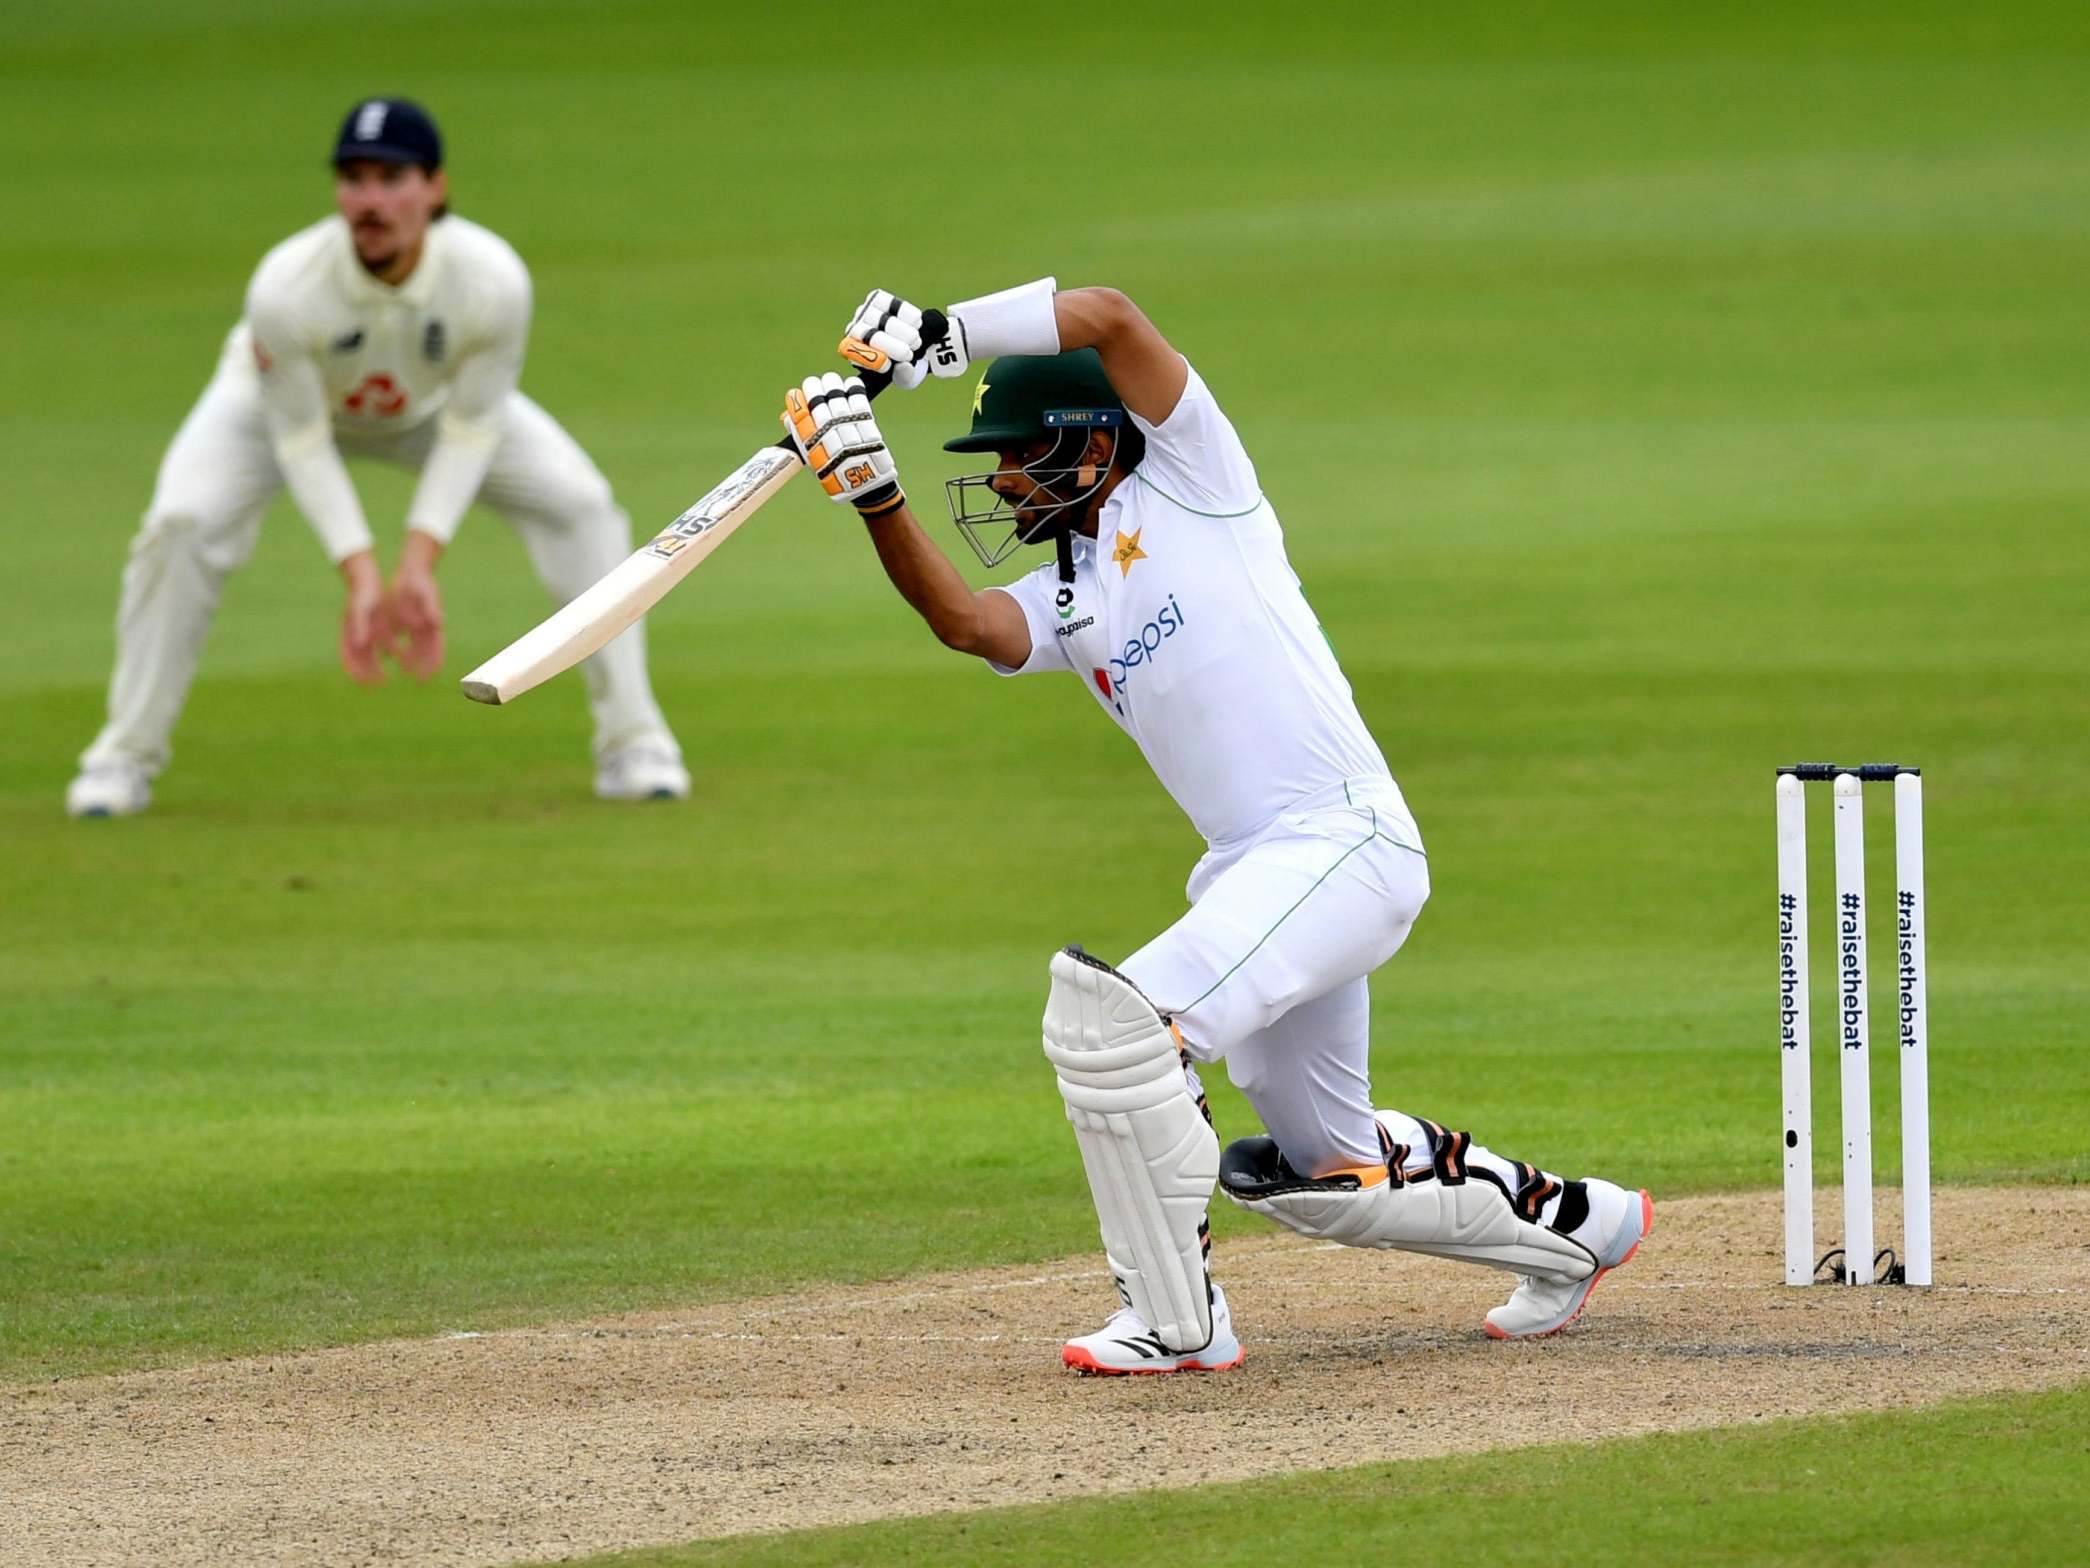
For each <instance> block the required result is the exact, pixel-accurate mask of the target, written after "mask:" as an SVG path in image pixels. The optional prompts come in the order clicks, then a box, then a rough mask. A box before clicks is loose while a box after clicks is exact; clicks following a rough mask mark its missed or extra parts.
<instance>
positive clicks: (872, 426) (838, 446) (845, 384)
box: [782, 370, 905, 516]
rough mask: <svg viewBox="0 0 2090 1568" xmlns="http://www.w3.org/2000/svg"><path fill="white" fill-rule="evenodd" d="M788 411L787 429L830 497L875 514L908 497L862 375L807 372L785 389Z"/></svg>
mask: <svg viewBox="0 0 2090 1568" xmlns="http://www.w3.org/2000/svg"><path fill="white" fill-rule="evenodd" d="M782 417H783V421H784V434H785V435H786V436H788V437H789V438H790V441H791V445H792V447H793V448H795V449H796V451H797V452H798V455H799V456H800V457H801V458H803V459H804V460H805V465H806V467H808V468H810V469H811V470H812V471H813V474H814V476H815V477H816V478H817V479H819V481H820V488H821V489H823V490H825V491H826V492H827V495H828V499H829V500H832V501H842V502H846V503H847V504H848V505H850V506H853V507H855V508H856V509H857V510H858V511H859V512H862V513H864V514H865V515H866V516H875V515H877V514H878V513H881V512H889V511H891V510H892V509H893V508H894V507H896V506H898V505H899V504H900V502H901V501H902V500H904V499H905V496H904V494H903V493H902V491H901V489H900V475H899V472H898V470H897V469H895V468H894V467H893V454H892V453H891V452H889V451H887V450H886V445H885V437H884V436H883V435H881V434H879V431H878V421H877V420H876V419H874V418H872V417H871V400H870V398H868V397H867V396H865V395H864V384H863V382H862V381H861V380H859V379H858V378H857V377H855V376H851V377H850V378H849V379H848V380H846V381H845V380H843V379H842V378H841V377H840V376H838V375H836V374H835V373H834V372H833V371H831V370H830V371H829V372H828V373H827V374H826V375H824V376H807V377H806V378H805V381H804V382H803V383H802V384H800V385H798V386H795V387H793V388H792V389H791V390H790V391H788V392H786V393H785V394H784V412H783V416H782Z"/></svg>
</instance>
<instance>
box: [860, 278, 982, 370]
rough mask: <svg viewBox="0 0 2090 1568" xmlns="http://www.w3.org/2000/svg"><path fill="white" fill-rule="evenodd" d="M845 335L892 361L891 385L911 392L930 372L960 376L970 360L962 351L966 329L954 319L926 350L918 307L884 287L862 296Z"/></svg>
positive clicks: (963, 349) (963, 350)
mask: <svg viewBox="0 0 2090 1568" xmlns="http://www.w3.org/2000/svg"><path fill="white" fill-rule="evenodd" d="M846 336H848V337H852V338H855V339H856V340H857V341H858V342H860V343H866V344H868V345H870V346H871V347H872V348H874V349H876V350H878V352H880V353H881V354H883V355H885V357H886V358H887V359H889V360H891V361H892V366H893V385H894V386H896V387H899V388H901V389H902V390H903V391H910V392H911V391H913V390H914V389H915V388H916V387H918V386H920V385H921V384H922V382H923V381H924V380H925V379H927V378H928V377H929V376H931V375H936V376H962V375H964V374H965V371H966V367H967V366H969V365H970V364H971V363H972V361H971V359H970V358H969V357H967V355H966V352H965V328H964V327H963V326H961V325H960V324H959V323H958V321H957V320H956V319H955V318H954V319H953V320H952V321H951V324H950V330H949V331H948V332H947V333H946V335H945V336H944V337H943V338H942V339H940V340H939V341H937V342H935V343H932V344H930V345H929V346H928V347H927V349H926V350H925V349H924V348H923V346H922V313H921V310H920V308H919V307H917V306H914V305H910V304H908V303H907V301H906V300H904V299H901V298H900V297H899V296H898V295H896V294H893V293H891V292H889V291H887V290H885V289H873V290H871V292H870V293H868V294H866V295H865V296H864V302H863V303H862V304H861V305H859V306H857V307H856V314H855V315H854V316H851V317H850V318H849V330H848V332H847V334H846Z"/></svg>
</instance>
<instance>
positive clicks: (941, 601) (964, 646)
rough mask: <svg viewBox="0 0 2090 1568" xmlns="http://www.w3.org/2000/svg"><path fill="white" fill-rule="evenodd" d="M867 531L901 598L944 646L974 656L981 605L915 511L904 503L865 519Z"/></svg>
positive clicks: (879, 559) (979, 627)
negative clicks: (931, 540) (972, 653)
mask: <svg viewBox="0 0 2090 1568" xmlns="http://www.w3.org/2000/svg"><path fill="white" fill-rule="evenodd" d="M864 528H865V530H866V531H867V532H868V533H869V534H870V536H871V544H872V546H873V547H874V548H875V549H876V550H877V551H878V561H879V564H880V565H882V566H883V567H884V568H885V575H886V576H887V577H888V578H889V579H891V581H892V585H893V586H894V587H895V588H897V589H898V590H899V591H900V597H901V598H903V599H905V600H906V601H907V602H908V603H909V604H911V605H913V606H914V609H915V613H916V614H917V615H919V616H921V618H922V619H923V620H925V621H927V622H928V623H929V630H931V631H932V632H934V633H936V636H937V638H938V640H939V641H941V642H942V643H943V644H944V646H946V647H949V648H957V649H959V650H961V651H963V652H967V653H970V652H972V651H973V649H974V647H975V646H976V645H977V643H978V641H979V634H980V630H981V621H982V617H981V613H980V607H979V603H978V601H977V599H976V597H975V596H974V594H973V591H972V588H971V587H970V586H969V585H968V584H967V583H966V581H965V579H964V578H963V577H961V576H959V575H958V568H957V567H955V566H953V565H952V564H951V562H950V557H948V556H946V555H945V554H944V553H943V552H942V551H941V550H939V549H937V548H936V546H935V545H933V544H931V543H930V542H929V536H928V535H927V534H926V533H924V532H923V531H922V525H921V524H920V523H919V522H917V521H916V520H915V515H914V512H913V509H912V508H910V507H909V506H908V505H907V504H906V503H905V502H904V501H903V502H902V503H901V504H900V505H899V506H898V507H896V508H895V509H894V510H892V511H890V512H885V513H882V514H880V515H879V516H877V517H866V518H865V519H864Z"/></svg>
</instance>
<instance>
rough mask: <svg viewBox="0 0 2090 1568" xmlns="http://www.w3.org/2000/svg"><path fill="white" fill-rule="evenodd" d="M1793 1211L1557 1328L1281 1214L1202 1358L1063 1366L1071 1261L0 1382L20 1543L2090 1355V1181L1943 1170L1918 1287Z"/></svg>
mask: <svg viewBox="0 0 2090 1568" xmlns="http://www.w3.org/2000/svg"><path fill="white" fill-rule="evenodd" d="M1818 1201H1819V1202H1820V1204H1821V1209H1820V1215H1821V1217H1822V1221H1823V1223H1824V1224H1827V1223H1828V1222H1829V1220H1830V1218H1831V1217H1833V1216H1835V1215H1837V1214H1838V1213H1839V1212H1840V1211H1839V1206H1838V1196H1837V1195H1836V1194H1834V1193H1825V1194H1821V1195H1820V1196H1819V1198H1818ZM1777 1207H1778V1199H1777V1196H1776V1194H1773V1193H1766V1194H1752V1195H1748V1196H1742V1197H1716V1198H1696V1199H1688V1200H1683V1201H1677V1202H1671V1203H1667V1204H1658V1212H1657V1216H1656V1226H1655V1232H1654V1236H1653V1238H1652V1240H1651V1241H1650V1242H1649V1244H1648V1245H1647V1246H1646V1247H1645V1248H1643V1249H1642V1251H1641V1254H1640V1256H1639V1257H1638V1258H1637V1259H1636V1260H1635V1261H1634V1262H1633V1263H1632V1264H1631V1265H1630V1266H1629V1267H1627V1268H1626V1269H1623V1270H1621V1271H1620V1272H1619V1273H1618V1274H1616V1275H1614V1276H1613V1277H1612V1278H1610V1279H1608V1280H1606V1281H1605V1282H1604V1284H1603V1286H1602V1287H1601V1288H1600V1289H1599V1290H1598V1291H1597V1293H1596V1294H1595V1296H1594V1297H1593V1298H1592V1300H1591V1306H1590V1310H1589V1311H1588V1312H1587V1313H1586V1314H1585V1315H1584V1317H1583V1318H1582V1320H1581V1321H1580V1322H1578V1323H1577V1324H1576V1325H1575V1326H1574V1327H1572V1328H1570V1329H1569V1330H1568V1331H1567V1332H1566V1333H1565V1334H1563V1335H1561V1336H1559V1337H1558V1338H1555V1339H1552V1340H1547V1341H1542V1342H1536V1343H1526V1344H1516V1345H1500V1344H1496V1343H1494V1342H1492V1341H1490V1340H1487V1339H1485V1338H1484V1337H1483V1336H1482V1335H1481V1333H1480V1329H1479V1325H1480V1319H1481V1314H1482V1313H1483V1312H1484V1311H1485V1310H1486V1309H1487V1308H1488V1307H1489V1306H1492V1305H1493V1304H1494V1303H1495V1301H1496V1300H1498V1299H1499V1298H1500V1297H1501V1295H1502V1294H1503V1293H1504V1292H1503V1289H1502V1285H1503V1283H1504V1282H1503V1280H1502V1278H1501V1277H1500V1276H1497V1275H1494V1274H1491V1273H1488V1272H1486V1271H1483V1270H1478V1269H1472V1268H1462V1267H1460V1266H1458V1265H1455V1264H1447V1263H1441V1262H1437V1261H1434V1260H1430V1259H1423V1258H1412V1257H1406V1256H1402V1255H1400V1254H1393V1253H1356V1252H1350V1251H1345V1250H1342V1249H1336V1248H1328V1247H1323V1246H1316V1245H1314V1244H1312V1243H1309V1242H1304V1241H1300V1240H1298V1239H1296V1238H1290V1237H1285V1236H1282V1235H1277V1234H1273V1235H1271V1236H1268V1237H1264V1238H1257V1239H1255V1240H1252V1241H1237V1242H1234V1243H1232V1244H1230V1245H1227V1246H1225V1247H1223V1248H1222V1249H1221V1250H1220V1253H1219V1270H1220V1278H1221V1279H1222V1281H1223V1282H1224V1283H1225V1284H1226V1286H1227V1288H1228V1294H1229V1297H1230V1298H1231V1300H1232V1302H1233V1304H1234V1315H1235V1322H1236V1325H1237V1328H1238V1329H1239V1332H1240V1334H1241V1337H1242V1339H1243V1341H1244V1342H1245V1343H1246V1345H1247V1347H1248V1361H1247V1364H1246V1365H1245V1366H1244V1367H1243V1368H1241V1369H1240V1370H1238V1371H1235V1372H1230V1373H1224V1374H1218V1375H1211V1376H1189V1375H1185V1376H1179V1377H1167V1378H1137V1379H1132V1378H1112V1379H1100V1378H1098V1379H1084V1378H1079V1377H1076V1376H1074V1375H1073V1374H1071V1373H1066V1372H1063V1371H1061V1370H1060V1368H1059V1366H1058V1364H1057V1351H1058V1347H1059V1343H1060V1340H1061V1338H1062V1337H1063V1336H1064V1335H1065V1334H1066V1333H1067V1332H1069V1331H1070V1329H1072V1330H1085V1329H1087V1328H1089V1327H1093V1326H1094V1322H1095V1321H1100V1317H1101V1314H1102V1313H1103V1311H1104V1310H1105V1309H1107V1308H1108V1307H1109V1306H1110V1305H1111V1304H1112V1298H1111V1295H1110V1291H1109V1289H1108V1287H1107V1285H1106V1284H1105V1282H1104V1278H1103V1276H1102V1274H1101V1272H1100V1270H1099V1269H1098V1267H1097V1266H1096V1264H1095V1262H1094V1260H1092V1259H1086V1258H1082V1259H1070V1260H1067V1261H1066V1262H1063V1263H1060V1264H1055V1265H1048V1266H1042V1267H1038V1266H1033V1267H1029V1268H1013V1269H999V1270H989V1271H985V1272H979V1273H969V1274H949V1275H938V1276H933V1277H929V1278H921V1279H912V1280H906V1281H901V1282H897V1283H893V1284H888V1285H878V1286H870V1287H854V1288H846V1289H844V1288H833V1289H823V1290H819V1291H814V1292H811V1293H808V1294H805V1295H800V1296H792V1297H777V1298H769V1299H765V1300H759V1301H747V1302H730V1303H720V1304H714V1305H711V1306H707V1307H703V1308H700V1309H693V1310H690V1311H687V1312H679V1313H656V1314H649V1315H645V1316H639V1317H629V1318H622V1319H618V1320H615V1321H611V1322H603V1323H594V1324H579V1325H566V1326H553V1327H546V1328H534V1329H522V1330H516V1331H512V1332H502V1333H495V1334H488V1335H484V1336H464V1337H458V1336H452V1337H443V1338H437V1339H430V1340H413V1341H394V1342H391V1343H386V1344H376V1345H365V1346H360V1347H356V1348H353V1349H346V1350H322V1351H314V1352H309V1353H305V1354H300V1355H288V1356H268V1357H257V1358H254V1359H251V1360H241V1361H225V1362H217V1363H213V1364H210V1365H206V1366H199V1367H186V1368H180V1369H176V1370H171V1371H161V1372H141V1373H133V1374H128V1375H125V1376H119V1377H98V1378H82V1379H76V1380H70V1381H65V1382H56V1383H46V1384H38V1385H29V1386H20V1387H13V1388H8V1389H5V1390H0V1561H4V1562H7V1563H24V1564H27V1563H35V1564H38V1565H40V1568H58V1565H70V1564H87V1563H95V1564H103V1563H151V1564H155V1565H178V1564H206V1563H207V1564H213V1565H215V1564H223V1563H235V1562H237V1563H253V1562H268V1563H279V1564H291V1563H328V1564H333V1563H343V1564H346V1563H380V1562H381V1563H392V1562H413V1563H460V1564H461V1563H485V1564H497V1563H512V1562H515V1561H517V1560H519V1559H524V1558H531V1559H536V1558H557V1557H561V1556H567V1555H581V1554H584V1553H588V1552H594V1551H601V1550H607V1549H609V1548H613V1547H621V1546H635V1545H643V1544H647V1543H655V1542H667V1541H678V1540H686V1539H690V1538H693V1537H699V1536H714V1535H726V1534H732V1533H737V1532H741V1531H746V1530H756V1529H772V1528H782V1527H789V1526H797V1525H811V1524H829V1523H839V1522H844V1521H850V1520H862V1519H872V1518H878V1517H881V1516H888V1515H894V1514H912V1513H926V1512H932V1511H938V1510H944V1509H970V1508H979V1507H984V1506H987V1505H990V1504H994V1503H1006V1502H1017V1501H1027V1500H1035V1499H1043V1498H1054V1497H1066V1496H1069V1495H1072V1494H1075V1493H1080V1492H1118V1491H1128V1490H1132V1489H1134V1488H1141V1487H1158V1486H1183V1485H1188V1484H1190V1483H1193V1482H1197V1481H1204V1480H1211V1479H1218V1478H1238V1477H1246V1476H1252V1475H1262V1474H1267V1473H1270V1472H1273V1471H1282V1470H1293V1469H1299V1468H1305V1467H1314V1466H1324V1465H1330V1464H1354V1463H1359V1462H1362V1461H1365V1460H1372V1459H1394V1458H1413V1457H1417V1456H1420V1455H1425V1454H1442V1453H1454V1452H1463V1451H1472V1450H1478V1449H1483V1448H1494V1447H1511V1446H1516V1445H1520V1444H1528V1443H1544V1442H1557V1441H1571V1440H1584V1439H1595V1438H1600V1437H1611V1436H1617V1435H1622V1434H1627V1433H1634V1432H1650V1431H1666V1430H1675V1429H1679V1428H1685V1427H1700V1426H1714V1425H1722V1424H1728V1423H1734V1422H1746V1421H1755V1420H1762V1419H1766V1418H1769V1417H1773V1416H1788V1415H1803V1414H1812V1413H1819V1412H1829V1411H1848V1410H1858V1409H1868V1408H1879V1407H1884V1406H1904V1405H1919V1404H1925V1403H1928V1402H1930V1401H1933V1400H1938V1399H1944V1398H1948V1397H1951V1396H1954V1395H1963V1394H1976V1393H1983V1392H1990V1391H1997V1390H2004V1389H2029V1388H2041V1387H2051V1386H2057V1385H2062V1384H2068V1383H2074V1382H2080V1381H2083V1380H2086V1379H2090V1191H2083V1190H2071V1189H2060V1188H2034V1189H2028V1190H2022V1191H2017V1190H2008V1191H2006V1190H1971V1189H1952V1190H1946V1191H1942V1192H1940V1193H1939V1194H1938V1195H1937V1233H1938V1236H1939V1256H1938V1260H1937V1271H1936V1272H1937V1280H1938V1285H1937V1288H1935V1289H1933V1290H1931V1291H1929V1292H1921V1291H1912V1290H1884V1289H1883V1290H1869V1291H1859V1290H1838V1289H1834V1288H1820V1289H1815V1290H1809V1291H1795V1290H1788V1289H1786V1288H1784V1287H1783V1286H1781V1285H1779V1284H1777V1283H1776V1281H1777V1279H1778V1277H1779V1271H1780V1264H1779V1257H1778V1250H1777V1249H1778V1246H1779V1237H1780V1234H1781V1231H1780V1223H1779V1219H1778V1213H1777ZM1899 1234H1900V1225H1899V1222H1898V1219H1896V1220H1894V1221H1892V1222H1891V1223H1890V1222H1889V1221H1888V1220H1887V1219H1886V1217H1885V1216H1883V1218H1882V1224H1881V1229H1880V1235H1881V1237H1882V1238H1883V1239H1885V1238H1891V1237H1895V1236H1898V1235H1899Z"/></svg>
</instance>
